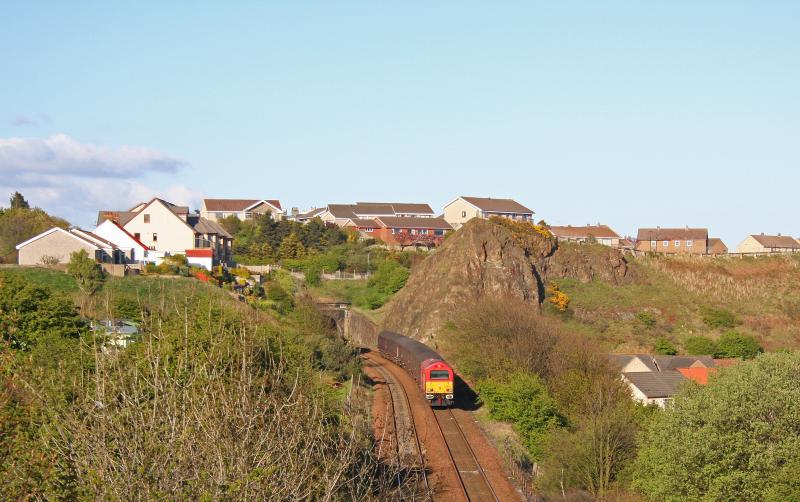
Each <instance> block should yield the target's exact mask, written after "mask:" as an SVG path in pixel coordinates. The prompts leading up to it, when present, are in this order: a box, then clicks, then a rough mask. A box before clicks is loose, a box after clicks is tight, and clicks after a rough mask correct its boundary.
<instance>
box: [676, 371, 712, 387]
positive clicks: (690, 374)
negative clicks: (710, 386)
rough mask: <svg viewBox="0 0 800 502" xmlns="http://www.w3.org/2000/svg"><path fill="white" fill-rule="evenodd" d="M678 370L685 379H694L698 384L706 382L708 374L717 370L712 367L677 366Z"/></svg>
mask: <svg viewBox="0 0 800 502" xmlns="http://www.w3.org/2000/svg"><path fill="white" fill-rule="evenodd" d="M678 371H680V372H681V375H683V376H684V377H686V379H688V380H694V381H695V382H697V383H699V384H700V385H705V384H707V383H708V375H709V374H711V373H713V372H715V371H717V370H716V369H714V368H678Z"/></svg>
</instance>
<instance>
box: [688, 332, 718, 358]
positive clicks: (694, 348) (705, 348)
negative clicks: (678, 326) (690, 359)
mask: <svg viewBox="0 0 800 502" xmlns="http://www.w3.org/2000/svg"><path fill="white" fill-rule="evenodd" d="M683 347H684V348H685V349H686V352H688V353H689V354H692V355H694V356H711V355H714V354H715V353H716V352H717V344H716V343H714V340H712V339H710V338H707V337H705V336H690V337H689V338H687V339H686V341H685V342H683Z"/></svg>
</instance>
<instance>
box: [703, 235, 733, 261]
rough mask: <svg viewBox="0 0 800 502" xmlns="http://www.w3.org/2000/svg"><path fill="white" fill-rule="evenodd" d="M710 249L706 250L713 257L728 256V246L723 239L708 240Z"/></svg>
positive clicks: (710, 238) (711, 238) (713, 238)
mask: <svg viewBox="0 0 800 502" xmlns="http://www.w3.org/2000/svg"><path fill="white" fill-rule="evenodd" d="M707 246H708V248H707V249H706V254H710V255H713V256H717V255H721V254H728V246H726V245H725V243H724V242H722V239H718V238H716V237H709V238H708V244H707Z"/></svg>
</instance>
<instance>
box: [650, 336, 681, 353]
mask: <svg viewBox="0 0 800 502" xmlns="http://www.w3.org/2000/svg"><path fill="white" fill-rule="evenodd" d="M654 349H655V351H656V354H661V355H664V356H674V355H675V354H677V353H678V349H677V348H675V345H673V344H672V342H670V341H669V340H667V339H666V338H664V337H661V338H659V339H658V340H656V344H655V347H654Z"/></svg>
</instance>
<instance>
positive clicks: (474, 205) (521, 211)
mask: <svg viewBox="0 0 800 502" xmlns="http://www.w3.org/2000/svg"><path fill="white" fill-rule="evenodd" d="M492 216H501V217H503V218H509V219H512V220H518V221H533V211H531V210H530V209H528V208H527V207H525V206H523V205H522V204H520V203H519V202H517V201H515V200H513V199H492V198H489V197H466V196H461V197H458V198H456V199H454V200H452V201H450V202H448V203H447V204H445V206H444V219H445V221H447V223H449V224H450V225H451V226H452V227H453V228H454V229H459V228H461V226H462V225H463V224H464V223H466V222H467V221H469V220H471V219H472V218H483V219H488V218H490V217H492Z"/></svg>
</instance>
